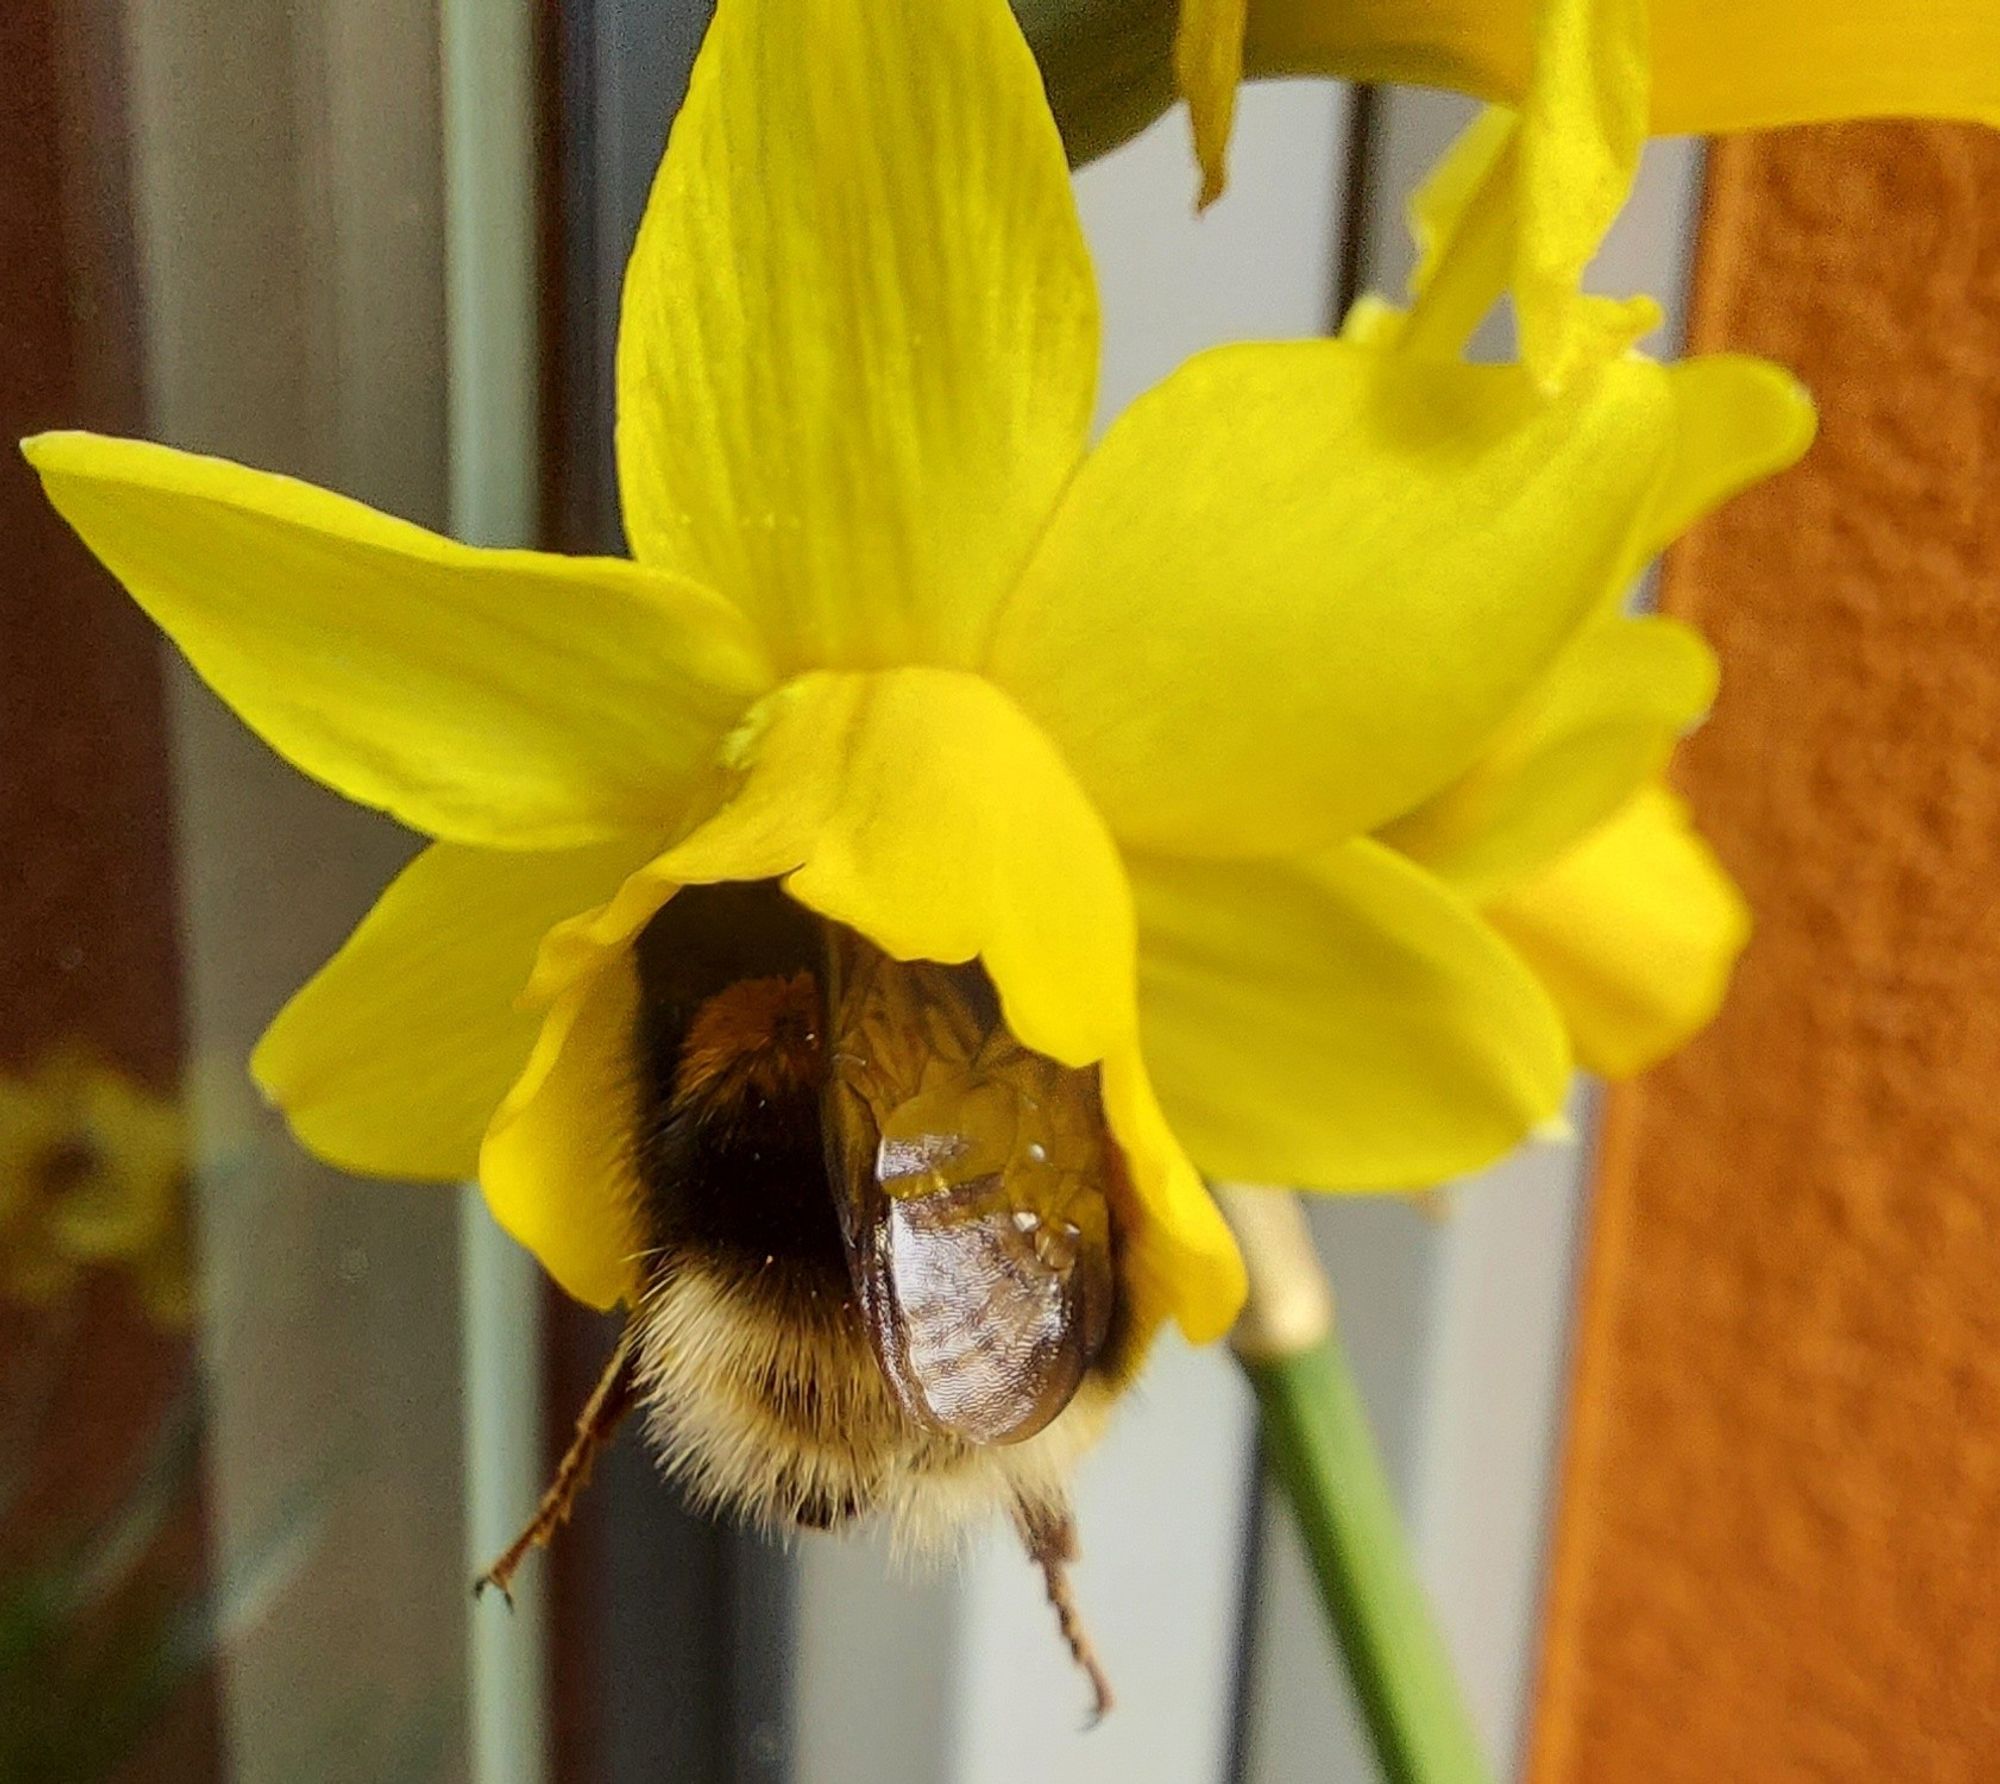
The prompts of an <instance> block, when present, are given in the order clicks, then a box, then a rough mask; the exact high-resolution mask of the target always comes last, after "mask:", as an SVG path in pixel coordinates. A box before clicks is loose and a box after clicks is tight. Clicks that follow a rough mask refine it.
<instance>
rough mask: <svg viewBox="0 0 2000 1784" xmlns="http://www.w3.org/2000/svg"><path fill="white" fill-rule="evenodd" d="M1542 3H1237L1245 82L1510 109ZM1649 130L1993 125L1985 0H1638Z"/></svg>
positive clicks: (1998, 78)
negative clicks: (1376, 90)
mask: <svg viewBox="0 0 2000 1784" xmlns="http://www.w3.org/2000/svg"><path fill="white" fill-rule="evenodd" d="M1539 8H1540V0H1251V4H1250V13H1249V19H1248V22H1247V25H1246V28H1245V40H1244V51H1243V61H1244V66H1245V68H1246V69H1247V70H1248V71H1249V73H1250V74H1252V75H1253V76H1254V75H1267V74H1319V75H1335V76H1340V77H1342V78H1345V79H1349V80H1374V81H1405V82H1408V83H1410V84H1412V85H1417V86H1432V87H1449V88H1452V89H1454V90H1455V91H1458V92H1461V93H1470V94H1472V95H1474V96H1475V97H1477V98H1480V99H1490V100H1497V101H1500V102H1503V103H1506V104H1512V105H1518V104H1520V102H1521V100H1522V98H1523V96H1524V95H1525V94H1526V92H1527V88H1528V78H1529V70H1530V67H1531V65H1532V60H1533V53H1534V28H1535V19H1536V14H1537V12H1538V11H1539ZM1651 11H1652V34H1651V53H1652V65H1653V72H1652V105H1651V115H1650V119H1649V122H1650V126H1651V129H1652V132H1653V134H1655V135H1660V136H1670V135H1676V134H1680V133H1683V132H1711V131H1726V130H1751V129H1757V128H1760V127H1762V126H1765V125H1771V124H1803V123H1810V122H1813V121H1816V120H1823V119H1830V118H1861V117H1927V118H1965V119H1969V120H1972V121H1975V122H1982V123H1989V124H1990V123H2000V14H1996V13H1995V11H1994V9H1993V7H1992V5H1991V4H1990V0H1930V3H1929V4H1927V5H1926V6H1925V7H1924V8H1923V11H1922V14H1921V16H1919V15H1918V14H1917V13H1915V12H1914V11H1913V10H1912V9H1911V7H1910V6H1909V5H1908V4H1907V0H1839V3H1838V4H1833V5H1829V4H1826V3H1825V0H1756V3H1755V4H1744V5H1719V4H1717V0H1652V4H1651Z"/></svg>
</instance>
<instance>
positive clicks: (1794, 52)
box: [1652, 0, 2000, 135]
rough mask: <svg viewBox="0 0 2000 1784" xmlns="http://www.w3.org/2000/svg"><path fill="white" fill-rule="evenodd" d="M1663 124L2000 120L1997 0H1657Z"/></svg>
mask: <svg viewBox="0 0 2000 1784" xmlns="http://www.w3.org/2000/svg"><path fill="white" fill-rule="evenodd" d="M1652 3H1653V64H1654V72H1653V118H1652V127H1653V130H1654V131H1655V132H1656V133H1657V134H1660V135H1667V134H1671V133H1673V132H1676V131H1710V130H1749V129H1756V128H1758V127H1759V126H1762V125H1768V124H1803V123H1811V122H1814V121H1817V120H1820V119H1826V118H1878V117H1915V118H1963V119H1968V120H1970V121H1972V122H1976V123H1984V124H2000V8H1996V7H1995V6H1994V5H1993V4H1992V0H1924V3H1923V4H1922V5H1921V6H1914V5H1911V4H1909V3H1908V0H1838V3H1837V4H1827V3H1826V0H1756V4H1754V5H1732V6H1724V5H1717V4H1716V0H1652Z"/></svg>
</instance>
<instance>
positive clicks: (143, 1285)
mask: <svg viewBox="0 0 2000 1784" xmlns="http://www.w3.org/2000/svg"><path fill="white" fill-rule="evenodd" d="M186 1187H187V1147H186V1134H185V1130H184V1127H183V1124H182V1120H181V1112H180V1109H179V1107H178V1105H177V1104H175V1103H174V1102H173V1101H171V1100H170V1099H168V1098H165V1097H162V1096H159V1095H157V1094H155V1093H154V1092H152V1091H150V1090H147V1089H146V1088H145V1087H144V1086H142V1085H140V1084H138V1083H137V1082H135V1081H134V1080H133V1079H131V1078H129V1077H127V1076H126V1075H125V1074H124V1073H122V1072H120V1071H117V1070H115V1069H114V1068H112V1067H110V1066H107V1065H105V1064H102V1063H101V1062H99V1061H97V1060H95V1059H92V1058H91V1057H89V1056H88V1055H87V1054H86V1053H84V1052H83V1051H81V1050H80V1049H65V1050H63V1051H60V1052H57V1053H55V1054H53V1055H52V1056H50V1057H49V1058H47V1059H45V1060H43V1061H42V1062H41V1063H40V1064H39V1065H38V1066H36V1068H35V1069H34V1070H33V1071H31V1072H29V1073H27V1074H26V1075H24V1076H12V1077H0V1294H4V1295H5V1296H6V1297H7V1298H8V1299H11V1300H14V1301H17V1302H21V1303H25V1304H27V1305H29V1306H41V1305H46V1304H48V1303H49V1302H52V1301H55V1300H57V1299H60V1298H61V1297H62V1296H64V1295H66V1294H68V1293H69V1292H70V1291H71V1290H72V1289H74V1288H75V1287H76V1286H77V1284H78V1283H79V1282H80V1281H81V1279H82V1278H83V1276H84V1274H85V1272H86V1271H88V1270H91V1269H93V1268H103V1269H111V1270H116V1271H118V1272H120V1273H121V1274H123V1275H124V1276H125V1277H126V1278H127V1279H128V1280H129V1281H130V1283H131V1285H132V1289H133V1292H134V1293H135V1294H136V1295H137V1296H138V1297H139V1300H140V1302H141V1304H142V1305H143V1306H144V1307H145V1309H146V1311H147V1313H148V1314H149V1315H150V1316H151V1317H152V1318H154V1319H155V1320H157V1321H159V1322H160V1323H161V1324H164V1325H179V1324H182V1323H184V1322H185V1321H186V1320H187V1318H188V1316H189V1314H190V1311H191V1308H192V1282H191V1277H190V1271H189V1260H188V1232H187V1207H186Z"/></svg>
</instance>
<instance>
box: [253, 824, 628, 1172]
mask: <svg viewBox="0 0 2000 1784" xmlns="http://www.w3.org/2000/svg"><path fill="white" fill-rule="evenodd" d="M653 846H654V845H652V844H650V843H648V842H646V841H643V840H641V841H634V840H629V839H628V840H624V841H621V842H617V843H606V844H600V845H598V846H596V847H593V848H587V849H573V850H563V851H560V852H557V853H553V854H518V853H514V852H511V851H510V852H502V851H498V850H492V849H468V848H464V847H461V846H459V845H458V844H456V843H434V844H432V845H431V847H429V848H427V849H425V850H424V851H423V853H422V854H420V855H418V856H417V857H416V859H415V860H413V861H412V862H411V863H410V864H409V866H408V867H406V868H404V869H403V871H402V873H400V874H399V875H398V876H397V877H396V879H395V880H394V881H393V882H392V883H391V884H390V886H389V889H388V890H387V891H386V892H384V893H383V894H382V896H381V898H380V899H379V900H378V901H377V902H376V905H375V908H374V909H373V910H371V911H370V912H369V913H368V915H367V916H366V917H364V918H363V919H362V920H361V924H360V926H359V927H358V928H357V929H356V930H355V932H354V933H353V935H351V936H350V937H349V938H348V940H347V942H346V943H345V944H344V945H343V946H342V948H341V949H340V951H339V952H338V953H337V954H335V955H334V957H333V958H332V959H331V960H329V961H328V962H327V963H326V965H325V966H323V967H322V968H321V969H320V970H319V972H318V973H316V974H315V975H314V976H313V977H312V978H311V979H310V980H309V981H308V982H307V983H306V985H305V987H304V988H303V989H302V990H300V991H299V992H298V993H297V995H295V996H294V997H293V998H292V1000H291V1002H290V1003H288V1004H286V1005H285V1007H284V1009H282V1010H281V1011H279V1013H278V1017H277V1020H276V1021H274V1022H273V1023H272V1024H271V1026H270V1028H269V1029H267V1030H266V1031H265V1034H264V1038H263V1039H262V1040H261V1041H260V1042H259V1043H258V1044H257V1050H256V1052H255V1053H254V1054H253V1055H252V1056H251V1061H250V1070H251V1073H252V1075H253V1076H254V1077H255V1078H256V1080H257V1083H258V1086H259V1087H260V1088H261V1089H262V1090H263V1092H264V1094H265V1096H267V1097H268V1098H269V1099H270V1100H271V1101H272V1102H273V1103H275V1104H276V1105H277V1106H278V1107H279V1108H280V1109H282V1110H283V1111H284V1113H285V1117H286V1119H287V1120H288V1121H289V1122H290V1123H291V1127H292V1131H293V1133H294V1134H296V1135H297V1136H298V1139H299V1142H300V1144H301V1145H303V1146H304V1147H305V1148H306V1149H307V1150H308V1151H309V1152H312V1153H314V1154H315V1155H317V1156H318V1157H320V1158H323V1159H325V1160H327V1162H328V1163H330V1164H335V1165H338V1166H340V1167H341V1168H342V1169H343V1170H349V1171H358V1172H361V1173H363V1174H365V1175H368V1176H377V1177H406V1178H412V1179H417V1180H423V1181H436V1182H454V1181H459V1180H463V1179H467V1178H470V1177H471V1176H472V1175H473V1173H474V1171H475V1169H476V1168H477V1166H478V1162H479V1142H480V1136H481V1135H482V1134H484V1132H485V1131H486V1125H487V1123H488V1122H489V1121H491V1120H492V1118H493V1112H494V1111H495V1110H496V1109H497V1108H498V1107H499V1106H500V1101H501V1098H502V1097H503V1096H505V1095H506V1093H507V1088H508V1086H509V1085H511V1084H512V1083H513V1082H514V1080H515V1079H516V1078H517V1077H518V1076H519V1075H520V1072H521V1068H522V1066H523V1064H524V1063H525V1062H526V1060H527V1058H528V1053H529V1050H530V1049H531V1048H532V1046H533V1045H534V1040H535V1035H536V1032H537V1030H538V1029H539V1027H540V1025H541V1016H540V1015H539V1013H535V1012H525V1011H523V1010H521V1009H520V1008H518V1007H517V1003H516V1000H517V999H518V998H519V996H520V993H521V990H522V987H523V986H524V985H526V983H527V980H528V972H529V969H530V967H531V966H532V965H533V964H534V960H535V950H536V948H537V946H538V945H539V944H540V942H541V939H542V937H543V935H544V934H545V933H546V932H547V931H548V930H549V929H550V928H551V927H553V926H554V925H555V924H556V923H558V922H559V921H561V920H562V919H564V918H566V917H573V916H575V915H576V914H577V913H578V912H579V911H587V910H589V909H591V908H592V907H593V906H594V905H596V904H597V903H599V902H600V901H601V900H602V899H604V898H606V897H607V896H609V895H610V893H611V892H612V891H613V890H614V889H615V888H616V887H617V886H618V884H619V883H620V881H621V880H622V879H623V878H624V876H625V875H626V874H628V873H630V872H631V871H632V869H633V868H634V867H636V866H638V865H639V863H640V862H641V861H643V860H645V859H646V858H647V857H648V856H649V855H650V854H651V853H652V852H653Z"/></svg>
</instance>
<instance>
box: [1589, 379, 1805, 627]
mask: <svg viewBox="0 0 2000 1784" xmlns="http://www.w3.org/2000/svg"><path fill="white" fill-rule="evenodd" d="M1667 377H1668V379H1669V381H1670V382H1671V384H1672V387H1673V400H1674V415H1675V428H1674V451H1673V456H1672V457H1671V458H1670V459H1669V460H1668V461H1667V468H1666V472H1665V474H1664V475H1663V476H1662V477H1661V479H1660V482H1659V485H1658V487H1657V488H1656V489H1655V490H1654V492H1653V500H1652V503H1651V505H1650V506H1649V507H1648V509H1647V513H1646V519H1645V522H1644V524H1643V525H1642V527H1641V529H1640V532H1639V536H1638V537H1637V538H1636V539H1635V540H1634V541H1633V562H1632V564H1631V566H1630V569H1631V570H1632V571H1634V572H1636V571H1637V569H1638V568H1639V566H1640V565H1641V564H1643V563H1644V562H1645V561H1646V560H1647V559H1649V558H1651V557H1653V556H1655V555H1656V554H1657V553H1659V552H1661V551H1663V550H1665V548H1666V547H1667V546H1668V545H1670V544H1671V543H1672V542H1673V541H1674V540H1676V539H1678V538H1679V537H1680V536H1681V534H1682V533H1684V532H1686V531H1687V529H1688V528H1689V527H1691V526H1693V525H1694V523H1695V522H1696V521H1698V520H1700V519H1701V518H1702V517H1703V516H1704V515H1706V514H1708V513H1710V512H1711V511H1713V510H1714V509H1716V508H1719V507H1721V505H1722V504H1723V503H1724V502H1726V501H1727V500H1728V499H1729V498H1730V497H1731V496H1733V495H1735V494H1737V493H1738V492H1739V491H1741V490H1744V489H1747V488H1749V487H1750V485H1751V484H1753V483H1758V482H1761V481H1762V480H1763V479H1764V478H1766V477H1769V476H1771V475H1772V474H1773V473H1775V472H1778V471H1782V470H1784V469H1785V468H1786V467H1787V466H1788V465H1793V464H1796V463H1797V462H1798V461H1799V459H1801V458H1802V457H1804V455H1805V451H1806V448H1807V447H1808V446H1810V445H1811V444H1812V441H1813V433H1814V430H1815V428H1816V426H1817V418H1816V416H1815V415H1814V412H1813V401H1812V397H1811V395H1810V393H1809V392H1808V391H1807V390H1806V388H1805V386H1804V385H1803V384H1801V383H1800V382H1799V381H1798V379H1796V378H1794V377H1793V376H1792V375H1791V373H1790V372H1788V371H1786V370H1785V369H1784V367H1783V366H1779V365H1773V364H1772V363H1771V362H1770V361H1769V360H1768V359H1753V358H1751V357H1750V356H1749V355H1748V354H1744V353H1707V354H1703V355H1702V356H1701V357H1700V358H1698V359H1689V360H1684V361H1682V362H1680V363H1679V364H1677V365H1671V366H1669V367H1668V368H1667ZM1628 579H1629V577H1621V578H1619V586H1618V587H1617V588H1616V589H1615V590H1614V594H1615V595H1622V594H1623V592H1624V588H1623V585H1624V583H1625V582H1626V581H1627V580H1628Z"/></svg>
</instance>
